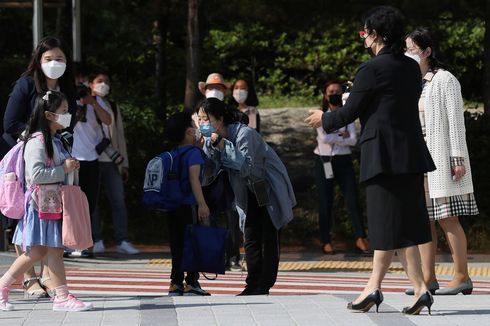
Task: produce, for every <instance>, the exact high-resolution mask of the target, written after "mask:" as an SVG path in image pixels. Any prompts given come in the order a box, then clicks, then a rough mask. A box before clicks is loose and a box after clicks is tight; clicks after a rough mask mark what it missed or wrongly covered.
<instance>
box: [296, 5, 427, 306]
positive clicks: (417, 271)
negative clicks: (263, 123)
mask: <svg viewBox="0 0 490 326" xmlns="http://www.w3.org/2000/svg"><path fill="white" fill-rule="evenodd" d="M359 34H360V36H361V37H362V38H363V39H364V46H365V47H366V48H367V49H370V50H371V51H372V52H373V54H374V55H375V56H374V57H373V58H372V59H371V60H369V61H367V62H365V63H363V64H362V65H361V66H360V67H359V70H358V72H357V75H356V78H355V81H354V86H353V88H352V91H351V93H350V96H349V98H348V100H347V102H346V104H345V105H344V106H343V107H342V108H341V109H339V110H336V111H334V112H326V113H323V112H321V111H318V110H312V111H311V115H310V116H309V117H308V118H307V119H306V120H305V121H306V122H307V123H309V124H311V125H312V126H313V127H318V126H320V125H322V126H323V129H325V131H326V132H331V131H332V130H335V129H337V128H339V127H341V126H344V125H347V124H349V123H351V122H352V121H354V120H355V119H356V118H359V119H360V121H361V125H362V130H361V138H360V144H361V175H360V181H361V182H363V183H365V185H366V195H367V215H368V226H369V238H370V241H371V246H372V248H373V249H374V250H375V251H374V257H373V271H372V274H371V278H370V280H369V282H368V284H367V285H366V287H365V289H364V291H363V292H362V293H361V295H360V296H359V297H358V298H357V299H356V300H354V301H353V302H351V303H349V305H348V308H349V309H352V310H362V311H368V310H369V309H370V308H371V307H372V306H373V305H374V304H376V311H377V308H378V306H379V304H380V303H381V301H382V300H383V295H382V294H381V291H380V289H381V281H382V280H383V278H384V275H385V274H386V272H387V270H388V268H389V266H390V263H391V260H392V258H393V255H394V253H395V250H396V251H397V254H398V257H399V258H400V261H401V262H402V264H403V266H404V268H405V271H406V273H407V275H408V277H409V279H410V281H411V282H412V284H413V286H414V288H415V303H414V305H413V306H412V307H406V308H404V309H403V312H404V313H408V314H418V313H419V312H420V310H421V309H422V308H423V307H428V308H429V312H430V306H431V305H432V302H433V299H432V296H431V294H430V292H427V287H426V285H425V283H424V280H423V277H422V271H421V267H420V254H419V252H418V250H417V245H419V244H422V243H427V242H429V241H431V234H430V227H429V218H428V215H427V209H426V207H425V204H424V200H425V197H424V184H423V176H424V173H425V172H427V171H432V170H434V169H435V166H434V163H433V162H432V158H431V157H430V154H429V151H428V149H427V147H426V145H425V142H424V139H423V137H422V129H421V127H420V121H419V117H418V105H417V103H418V99H419V96H420V92H421V85H422V84H421V75H420V69H419V67H418V65H417V63H416V62H415V61H414V60H412V59H410V58H408V57H406V56H404V55H403V52H404V35H405V33H404V24H403V17H402V16H401V14H400V13H399V11H398V10H396V9H395V8H392V7H387V6H381V7H377V8H374V9H373V10H371V11H370V12H368V13H367V15H366V16H365V19H364V30H363V31H361V32H360V33H359Z"/></svg>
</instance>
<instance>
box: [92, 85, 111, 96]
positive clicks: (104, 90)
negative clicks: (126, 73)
mask: <svg viewBox="0 0 490 326" xmlns="http://www.w3.org/2000/svg"><path fill="white" fill-rule="evenodd" d="M110 90H111V86H109V85H107V84H106V83H104V82H102V83H98V84H95V85H94V92H95V94H97V95H99V96H101V97H104V96H106V95H107V94H109V91H110Z"/></svg>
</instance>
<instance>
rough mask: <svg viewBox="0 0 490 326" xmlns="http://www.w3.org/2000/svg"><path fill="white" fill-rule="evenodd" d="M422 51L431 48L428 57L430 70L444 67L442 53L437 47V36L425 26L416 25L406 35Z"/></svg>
mask: <svg viewBox="0 0 490 326" xmlns="http://www.w3.org/2000/svg"><path fill="white" fill-rule="evenodd" d="M407 38H410V39H411V40H412V41H413V43H415V44H416V45H417V46H418V47H419V48H420V49H421V50H422V51H424V50H425V49H427V48H431V50H432V51H431V54H430V56H429V57H428V59H429V67H430V69H432V70H435V69H438V68H446V67H447V65H446V63H445V61H446V60H445V57H444V54H443V53H442V52H441V51H440V49H439V44H438V42H437V38H436V37H435V36H434V35H433V33H431V32H430V31H429V30H428V29H427V28H425V27H418V28H416V29H415V30H414V31H413V32H411V33H410V34H408V35H407Z"/></svg>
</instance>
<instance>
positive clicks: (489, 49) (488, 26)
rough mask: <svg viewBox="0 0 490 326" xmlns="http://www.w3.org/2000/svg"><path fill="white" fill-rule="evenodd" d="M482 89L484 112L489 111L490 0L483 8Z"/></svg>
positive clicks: (487, 0)
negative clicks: (483, 75)
mask: <svg viewBox="0 0 490 326" xmlns="http://www.w3.org/2000/svg"><path fill="white" fill-rule="evenodd" d="M484 49H485V50H484V51H485V56H484V66H485V77H484V83H483V84H484V87H485V88H484V90H483V105H484V108H485V113H488V112H490V91H489V90H490V0H486V10H485V45H484Z"/></svg>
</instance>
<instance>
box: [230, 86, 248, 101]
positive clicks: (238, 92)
mask: <svg viewBox="0 0 490 326" xmlns="http://www.w3.org/2000/svg"><path fill="white" fill-rule="evenodd" d="M247 96H248V91H247V90H246V89H234V90H233V98H234V99H235V101H237V102H238V103H240V104H242V103H245V101H246V100H247Z"/></svg>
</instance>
